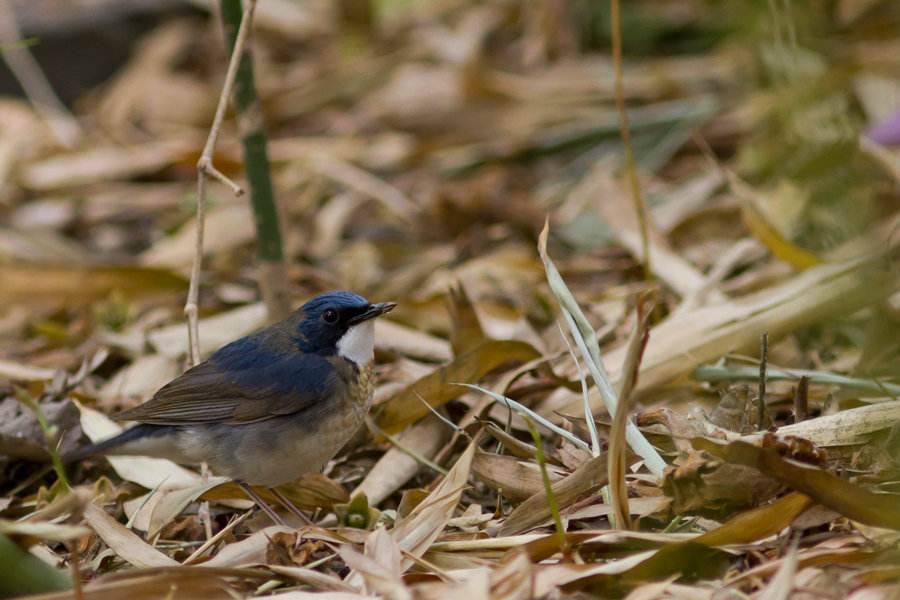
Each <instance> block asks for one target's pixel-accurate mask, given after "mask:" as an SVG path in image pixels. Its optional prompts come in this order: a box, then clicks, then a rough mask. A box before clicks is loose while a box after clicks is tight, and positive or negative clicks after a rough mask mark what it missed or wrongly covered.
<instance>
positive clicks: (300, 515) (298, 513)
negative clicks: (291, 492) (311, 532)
mask: <svg viewBox="0 0 900 600" xmlns="http://www.w3.org/2000/svg"><path fill="white" fill-rule="evenodd" d="M269 491H270V492H272V495H273V496H275V499H276V500H278V502H279V503H281V505H282V506H283V507H285V508H286V509H288V512H290V513H291V514H292V515H294V516H295V517H297V518H298V519H300V520H301V521H303V522H304V523H306V524H307V525H315V523H313V522H312V521H311V520H310V518H309V517H307V516H306V515H305V514H303V511H301V510H300V509H299V508H297V507H296V506H295V505H294V503H293V502H291V501H290V499H288V498H287V496H285V495H284V494H282V493H281V492H280V491H279V490H278V488H275V487H272V488H269Z"/></svg>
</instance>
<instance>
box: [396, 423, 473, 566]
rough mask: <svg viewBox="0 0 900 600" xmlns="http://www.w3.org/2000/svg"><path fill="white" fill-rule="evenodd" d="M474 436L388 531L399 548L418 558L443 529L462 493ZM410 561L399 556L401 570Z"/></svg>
mask: <svg viewBox="0 0 900 600" xmlns="http://www.w3.org/2000/svg"><path fill="white" fill-rule="evenodd" d="M478 437H480V436H476V439H475V440H473V441H472V443H470V444H469V447H468V448H466V450H465V452H463V453H462V455H461V456H460V457H459V458H458V459H457V461H456V464H455V465H453V468H452V469H450V472H449V473H447V476H446V477H444V479H443V481H441V483H440V484H438V486H437V487H436V488H434V490H433V491H432V492H431V493H430V494H428V497H427V498H425V499H424V500H423V501H422V502H421V503H420V504H419V505H418V506H416V508H414V509H413V511H412V512H411V513H409V515H407V517H406V518H404V519H403V520H401V521H399V522H398V523H397V525H396V526H394V528H393V529H392V530H391V537H393V539H394V540H395V541H396V542H397V544H398V545H399V546H400V548H401V549H402V550H404V551H406V552H408V553H409V554H411V555H413V556H416V557H421V556H422V555H423V554H425V552H426V551H427V550H428V549H429V547H430V546H431V544H432V543H433V542H434V540H436V539H437V537H438V536H439V535H440V534H441V532H442V531H443V530H444V527H445V526H446V525H447V521H449V520H450V518H451V517H452V516H453V511H454V510H456V505H457V504H459V499H460V497H461V496H462V491H463V488H464V487H465V485H466V481H467V480H468V478H469V471H470V470H471V468H472V457H473V456H475V448H476V447H477V446H478V439H477V438H478ZM412 564H413V561H412V560H410V559H409V558H407V557H404V559H403V569H404V570H405V569H408V568H409V567H410V566H411V565H412Z"/></svg>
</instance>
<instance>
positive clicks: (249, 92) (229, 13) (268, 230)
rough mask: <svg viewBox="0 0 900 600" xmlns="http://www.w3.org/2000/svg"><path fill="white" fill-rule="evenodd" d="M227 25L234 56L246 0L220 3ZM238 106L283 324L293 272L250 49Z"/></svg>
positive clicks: (268, 276) (265, 270) (262, 243)
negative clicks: (284, 240)
mask: <svg viewBox="0 0 900 600" xmlns="http://www.w3.org/2000/svg"><path fill="white" fill-rule="evenodd" d="M219 6H220V8H221V13H222V24H223V25H224V28H225V37H226V40H227V44H228V50H229V52H233V51H234V47H235V42H236V40H237V32H238V29H239V27H240V24H241V19H242V17H243V12H244V11H243V6H242V5H241V0H220V2H219ZM234 105H235V110H236V113H237V124H238V132H239V133H240V136H241V143H242V144H243V147H244V164H245V165H246V168H247V184H248V187H249V188H250V203H251V205H252V206H253V215H254V219H255V221H256V255H257V259H258V263H259V264H258V270H259V287H260V291H261V293H262V297H263V300H264V301H265V303H266V308H267V309H268V313H269V320H270V321H277V320H280V319H283V318H284V317H286V316H287V315H288V313H289V312H290V304H289V302H288V290H287V273H286V269H285V264H284V253H283V250H282V243H281V229H280V226H279V222H278V209H277V206H276V204H275V193H274V190H273V188H272V178H271V174H270V173H271V171H270V168H269V155H268V152H267V149H266V145H267V139H266V132H265V125H264V123H263V115H262V108H261V106H260V102H259V98H258V97H257V95H256V83H255V80H254V74H253V56H252V53H251V50H250V44H245V45H244V47H243V51H242V54H241V58H240V64H239V65H238V71H237V78H236V80H235V86H234Z"/></svg>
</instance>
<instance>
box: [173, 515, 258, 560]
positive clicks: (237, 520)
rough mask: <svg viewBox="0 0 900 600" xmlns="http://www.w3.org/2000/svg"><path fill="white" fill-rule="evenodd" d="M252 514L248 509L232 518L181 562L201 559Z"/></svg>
mask: <svg viewBox="0 0 900 600" xmlns="http://www.w3.org/2000/svg"><path fill="white" fill-rule="evenodd" d="M251 514H253V510H248V511H247V512H245V513H244V514H242V515H240V516H238V517H235V518H234V519H232V520H231V521H230V522H229V523H228V525H226V526H225V527H223V528H222V529H220V530H219V531H218V532H217V533H216V535H214V536H212V537H211V538H209V539H208V540H206V541H205V542H203V544H201V545H200V547H199V548H197V549H196V550H194V552H193V554H191V555H190V556H188V557H187V558H186V559H184V562H182V563H181V564H182V565H192V564H194V563H195V562H197V561H198V560H200V557H202V556H203V555H204V554H205V553H206V551H207V550H209V549H210V548H212V547H213V546H214V545H215V544H216V543H217V542H218V541H219V540H221V539H222V538H224V537H225V536H226V535H228V533H229V532H231V531H232V530H233V529H234V528H235V527H237V526H238V525H240V524H241V523H243V522H244V520H245V519H246V518H247V517H249V516H250V515H251Z"/></svg>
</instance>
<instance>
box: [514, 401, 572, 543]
mask: <svg viewBox="0 0 900 600" xmlns="http://www.w3.org/2000/svg"><path fill="white" fill-rule="evenodd" d="M522 418H523V419H525V424H526V425H528V431H530V432H531V439H532V440H534V445H535V449H536V450H535V455H536V456H537V461H538V466H539V467H540V469H541V479H542V480H543V482H544V493H545V494H547V504H548V505H549V506H550V514H551V515H553V524H554V525H555V526H556V535H557V536H559V549H560V551H561V552H562V553H563V554H568V553H569V542H568V540H567V539H566V530H565V529H564V528H563V524H562V517H560V515H559V504H558V503H557V502H556V495H555V494H554V493H553V484H552V483H550V474H549V473H547V459H546V458H545V457H544V443H543V442H542V441H541V434H540V432H539V431H538V429H537V427H536V426H535V424H534V421H532V420H531V419H530V418H529V417H528V416H526V415H522Z"/></svg>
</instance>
